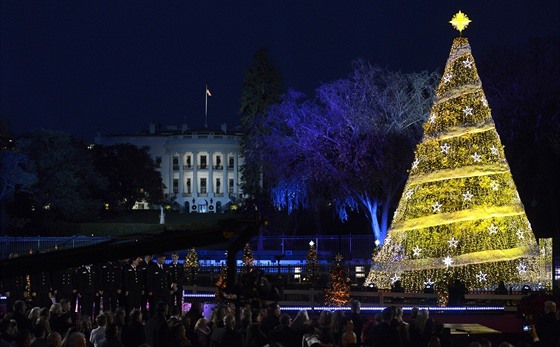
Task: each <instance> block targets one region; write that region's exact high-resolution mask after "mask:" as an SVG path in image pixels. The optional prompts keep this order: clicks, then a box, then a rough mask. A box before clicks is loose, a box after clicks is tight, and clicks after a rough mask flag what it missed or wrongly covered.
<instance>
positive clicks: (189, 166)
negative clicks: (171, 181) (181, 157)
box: [183, 165, 193, 170]
mask: <svg viewBox="0 0 560 347" xmlns="http://www.w3.org/2000/svg"><path fill="white" fill-rule="evenodd" d="M192 168H193V166H192V165H183V170H192Z"/></svg>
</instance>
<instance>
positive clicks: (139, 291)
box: [123, 257, 146, 312]
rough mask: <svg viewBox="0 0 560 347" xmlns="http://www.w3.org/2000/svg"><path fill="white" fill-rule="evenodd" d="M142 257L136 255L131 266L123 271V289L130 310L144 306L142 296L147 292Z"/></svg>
mask: <svg viewBox="0 0 560 347" xmlns="http://www.w3.org/2000/svg"><path fill="white" fill-rule="evenodd" d="M141 262H142V257H134V258H133V259H132V262H131V263H130V265H129V266H126V267H125V269H124V271H123V289H124V296H125V298H126V305H125V307H126V309H127V311H128V312H130V311H132V310H133V309H140V308H141V307H142V297H143V295H144V294H145V283H146V281H145V279H144V273H145V272H144V271H142V269H141V268H140V263H141Z"/></svg>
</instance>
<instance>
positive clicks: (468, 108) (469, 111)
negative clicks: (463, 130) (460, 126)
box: [463, 106, 473, 117]
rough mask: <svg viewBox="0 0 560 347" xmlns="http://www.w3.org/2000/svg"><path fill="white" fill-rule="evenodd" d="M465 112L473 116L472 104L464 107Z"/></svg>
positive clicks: (466, 114)
mask: <svg viewBox="0 0 560 347" xmlns="http://www.w3.org/2000/svg"><path fill="white" fill-rule="evenodd" d="M463 114H464V115H465V117H466V116H472V114H473V108H472V107H470V106H465V108H464V109H463Z"/></svg>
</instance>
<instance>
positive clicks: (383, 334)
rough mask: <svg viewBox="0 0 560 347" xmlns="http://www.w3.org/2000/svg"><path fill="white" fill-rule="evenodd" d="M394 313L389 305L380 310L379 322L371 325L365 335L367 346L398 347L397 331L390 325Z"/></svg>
mask: <svg viewBox="0 0 560 347" xmlns="http://www.w3.org/2000/svg"><path fill="white" fill-rule="evenodd" d="M393 318H394V315H393V310H392V309H391V308H390V307H386V308H385V309H383V311H382V312H381V319H382V320H381V323H379V324H378V325H376V326H375V327H373V328H372V329H371V331H370V334H369V336H368V337H367V343H368V346H372V347H375V346H395V347H397V346H398V347H400V346H401V344H400V339H399V333H398V332H397V329H395V328H394V327H393V326H391V322H392V321H393Z"/></svg>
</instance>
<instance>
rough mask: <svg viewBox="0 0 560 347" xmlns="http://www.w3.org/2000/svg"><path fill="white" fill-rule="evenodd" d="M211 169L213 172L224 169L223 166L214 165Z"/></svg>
mask: <svg viewBox="0 0 560 347" xmlns="http://www.w3.org/2000/svg"><path fill="white" fill-rule="evenodd" d="M212 169H214V170H223V169H224V166H223V165H214V166H212Z"/></svg>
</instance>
